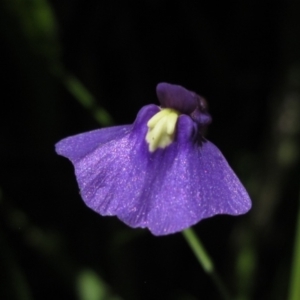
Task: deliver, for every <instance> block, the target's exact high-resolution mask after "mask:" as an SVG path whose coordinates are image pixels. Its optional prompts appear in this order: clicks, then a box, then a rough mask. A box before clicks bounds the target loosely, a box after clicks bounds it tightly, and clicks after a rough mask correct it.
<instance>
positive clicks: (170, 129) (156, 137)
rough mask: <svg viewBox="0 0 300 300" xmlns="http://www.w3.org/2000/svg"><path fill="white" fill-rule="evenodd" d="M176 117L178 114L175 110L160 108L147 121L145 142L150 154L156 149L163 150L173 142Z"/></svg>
mask: <svg viewBox="0 0 300 300" xmlns="http://www.w3.org/2000/svg"><path fill="white" fill-rule="evenodd" d="M178 116H179V112H178V111H176V110H175V109H171V108H162V109H161V111H159V112H158V113H157V114H155V115H154V116H153V117H152V118H151V119H150V120H149V121H148V123H147V126H148V133H147V135H146V142H147V143H148V144H149V151H150V152H154V151H155V150H156V149H157V148H162V149H164V148H166V147H167V146H169V145H170V144H171V143H172V142H173V140H174V136H175V127H176V123H177V119H178Z"/></svg>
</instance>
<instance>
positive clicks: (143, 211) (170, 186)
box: [57, 105, 251, 235]
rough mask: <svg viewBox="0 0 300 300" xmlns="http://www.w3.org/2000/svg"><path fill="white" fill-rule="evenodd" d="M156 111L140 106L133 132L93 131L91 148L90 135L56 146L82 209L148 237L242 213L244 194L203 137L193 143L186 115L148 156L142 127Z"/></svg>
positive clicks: (120, 129)
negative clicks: (68, 163)
mask: <svg viewBox="0 0 300 300" xmlns="http://www.w3.org/2000/svg"><path fill="white" fill-rule="evenodd" d="M158 111H159V108H158V107H157V106H154V105H148V106H146V107H144V108H142V109H141V111H140V112H139V114H138V116H137V119H136V121H135V123H134V125H133V126H132V127H130V126H129V127H115V129H112V131H106V130H107V129H103V130H102V131H101V130H99V131H98V132H97V133H96V132H95V136H96V137H97V138H98V140H97V142H91V140H92V139H94V137H92V134H93V133H92V132H90V133H87V134H86V135H90V136H87V137H85V136H84V135H85V134H83V135H79V136H75V137H71V138H69V139H66V140H63V141H62V142H60V143H59V144H58V145H57V149H58V152H59V153H61V154H62V155H64V156H66V157H68V158H70V159H71V160H72V161H73V163H74V166H75V172H76V176H77V180H78V184H79V187H80V190H81V195H82V197H83V199H84V201H85V203H86V204H87V205H88V206H89V207H90V208H92V209H93V210H95V211H96V212H98V213H100V214H101V215H117V216H118V218H119V219H121V220H122V221H124V222H125V223H126V224H128V225H129V226H131V227H142V228H144V227H147V228H149V229H150V230H151V232H152V233H153V234H155V235H165V234H170V233H174V232H177V231H181V230H183V229H185V228H187V227H189V226H191V225H193V224H195V223H197V222H198V221H200V220H201V219H204V218H208V217H211V216H213V215H216V214H230V215H238V214H243V213H245V212H247V211H248V210H249V209H250V207H251V202H250V199H249V196H248V194H247V192H246V191H245V189H244V187H243V186H242V184H241V183H240V181H239V180H238V178H237V177H236V175H235V174H234V172H233V171H232V170H231V168H230V167H229V165H228V163H227V162H226V160H225V158H224V157H223V155H222V154H221V152H220V151H219V150H218V149H217V147H216V146H214V145H213V144H212V143H210V142H209V141H206V140H204V139H203V140H202V141H199V142H194V138H195V136H196V133H197V129H196V126H195V123H194V122H193V121H192V120H191V118H190V117H188V116H185V115H181V116H180V117H179V119H178V123H177V133H176V137H175V140H174V142H173V143H172V144H171V145H170V146H168V147H166V148H165V149H157V150H156V151H155V152H149V150H148V145H147V143H146V141H145V136H146V134H147V122H148V121H149V119H150V118H151V117H152V116H153V115H154V114H156V113H157V112H158ZM117 128H118V129H117ZM102 134H103V135H104V136H103V137H101V135H102ZM76 139H77V140H76ZM86 141H87V142H88V143H90V144H88V145H87V146H85V150H84V151H81V150H79V149H80V148H81V147H82V146H83V145H80V144H77V143H78V142H80V143H81V142H82V143H85V142H86ZM74 145H76V150H75V151H72V147H74ZM89 147H90V149H88V148H89Z"/></svg>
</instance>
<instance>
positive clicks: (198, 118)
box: [156, 82, 211, 127]
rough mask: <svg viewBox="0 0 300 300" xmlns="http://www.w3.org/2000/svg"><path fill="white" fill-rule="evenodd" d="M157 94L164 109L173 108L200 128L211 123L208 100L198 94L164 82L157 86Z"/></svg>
mask: <svg viewBox="0 0 300 300" xmlns="http://www.w3.org/2000/svg"><path fill="white" fill-rule="evenodd" d="M156 94H157V97H158V100H159V102H160V103H161V106H162V107H163V108H172V109H175V110H177V111H179V112H180V113H182V114H186V115H189V116H190V117H191V118H192V119H193V121H195V122H196V123H197V125H198V126H200V127H205V126H207V125H209V124H210V123H211V117H210V115H209V113H208V112H207V103H206V100H205V99H204V98H202V97H200V96H199V95H197V94H196V93H194V92H191V91H189V90H187V89H185V88H184V87H182V86H180V85H173V84H169V83H166V82H162V83H159V84H158V85H157V86H156Z"/></svg>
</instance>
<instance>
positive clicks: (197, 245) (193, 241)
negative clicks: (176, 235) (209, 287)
mask: <svg viewBox="0 0 300 300" xmlns="http://www.w3.org/2000/svg"><path fill="white" fill-rule="evenodd" d="M182 234H183V236H184V237H185V239H186V241H187V243H188V245H189V246H190V248H191V249H192V251H193V252H194V254H195V256H196V258H197V260H198V262H199V263H200V265H201V266H202V268H203V269H204V271H205V272H206V273H207V274H208V275H209V276H210V278H211V279H212V281H213V282H214V284H215V286H216V287H217V289H218V290H219V292H220V294H221V295H222V297H223V299H226V300H230V299H231V297H230V295H229V293H228V291H227V289H226V287H225V285H224V284H223V282H222V280H221V279H220V277H219V275H218V274H217V272H216V270H215V267H214V264H213V261H212V260H211V258H210V257H209V255H208V253H207V252H206V250H205V248H204V247H203V245H202V243H201V241H200V239H199V238H198V237H197V235H196V234H195V232H194V231H193V229H191V228H188V229H185V230H184V231H183V232H182Z"/></svg>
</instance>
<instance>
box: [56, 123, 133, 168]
mask: <svg viewBox="0 0 300 300" xmlns="http://www.w3.org/2000/svg"><path fill="white" fill-rule="evenodd" d="M131 128H132V125H122V126H114V127H109V128H102V129H97V130H93V131H90V132H85V133H81V134H77V135H74V136H70V137H67V138H65V139H63V140H61V141H59V142H58V143H57V144H56V145H55V151H56V152H57V154H59V155H62V156H64V157H67V158H68V159H70V160H71V161H72V162H76V161H78V160H80V159H82V158H83V157H84V156H86V155H87V154H89V153H91V152H93V151H94V150H95V149H96V148H97V147H99V146H100V145H103V144H105V143H107V142H109V141H111V140H114V139H117V138H119V137H122V136H124V135H125V134H127V133H128V132H129V131H130V130H131Z"/></svg>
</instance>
